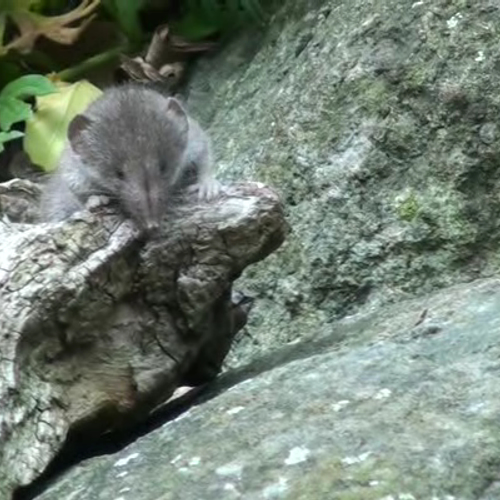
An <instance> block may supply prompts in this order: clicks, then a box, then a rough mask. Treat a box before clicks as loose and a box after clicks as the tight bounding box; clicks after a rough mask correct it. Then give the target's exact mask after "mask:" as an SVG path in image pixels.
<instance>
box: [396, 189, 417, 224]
mask: <svg viewBox="0 0 500 500" xmlns="http://www.w3.org/2000/svg"><path fill="white" fill-rule="evenodd" d="M419 208H420V207H419V204H418V201H417V197H416V196H415V193H413V192H411V193H410V194H409V195H408V196H407V197H406V199H405V200H403V202H402V203H401V205H399V208H398V214H399V218H400V219H401V220H404V221H406V222H411V221H412V220H414V219H415V217H416V216H417V214H418V211H419Z"/></svg>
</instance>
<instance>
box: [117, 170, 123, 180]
mask: <svg viewBox="0 0 500 500" xmlns="http://www.w3.org/2000/svg"><path fill="white" fill-rule="evenodd" d="M124 177H125V174H124V173H123V170H122V169H121V168H119V169H117V170H116V178H117V179H118V180H120V181H122V180H123V179H124Z"/></svg>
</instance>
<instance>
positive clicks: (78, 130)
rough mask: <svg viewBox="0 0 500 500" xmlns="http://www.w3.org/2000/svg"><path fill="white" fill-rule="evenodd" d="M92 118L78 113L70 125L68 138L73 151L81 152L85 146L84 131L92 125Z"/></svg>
mask: <svg viewBox="0 0 500 500" xmlns="http://www.w3.org/2000/svg"><path fill="white" fill-rule="evenodd" d="M91 124H92V120H91V119H90V118H88V117H86V116H85V115H76V116H75V117H74V118H73V119H72V120H71V122H70V124H69V127H68V139H69V143H70V144H71V147H72V149H73V151H75V152H76V153H81V152H82V148H83V147H85V145H84V143H83V141H82V132H83V131H84V130H86V129H87V128H89V127H90V125H91Z"/></svg>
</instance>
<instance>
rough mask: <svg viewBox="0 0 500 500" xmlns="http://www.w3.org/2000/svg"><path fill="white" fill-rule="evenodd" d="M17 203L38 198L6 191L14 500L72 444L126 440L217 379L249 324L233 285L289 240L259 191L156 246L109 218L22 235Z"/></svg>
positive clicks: (230, 195)
mask: <svg viewBox="0 0 500 500" xmlns="http://www.w3.org/2000/svg"><path fill="white" fill-rule="evenodd" d="M9 190H11V191H13V192H19V193H22V194H23V196H27V197H28V198H29V196H28V195H29V194H32V195H33V196H34V197H36V194H37V192H38V191H37V187H36V185H34V184H31V183H30V182H29V181H19V180H17V181H13V182H11V183H9V184H7V183H6V184H4V185H0V206H2V207H3V208H2V210H3V220H2V221H0V498H9V497H10V493H11V492H12V491H13V490H15V488H17V487H19V486H21V485H26V484H29V483H30V482H32V481H33V480H34V479H35V478H36V477H37V476H38V475H39V474H40V473H41V472H42V471H43V470H44V469H45V468H46V466H47V464H48V463H49V462H50V460H51V459H52V458H53V457H54V456H55V455H56V454H57V452H58V451H59V450H60V449H61V447H62V445H63V443H64V441H65V439H66V437H67V435H68V432H72V431H74V430H76V431H77V432H79V433H83V434H84V435H87V434H88V435H89V436H94V437H95V436H98V435H100V434H102V433H103V432H105V431H109V430H116V429H118V428H122V429H123V427H128V426H130V425H133V423H134V422H137V421H139V420H141V419H144V418H145V417H146V416H147V415H148V414H149V413H150V412H151V411H152V410H153V409H154V408H155V407H156V406H157V405H159V404H160V403H162V402H164V401H165V400H166V399H168V398H169V397H170V396H171V395H172V393H173V392H174V390H175V389H176V388H177V387H179V386H183V385H195V384H199V383H203V382H205V381H207V380H208V379H210V378H212V377H214V376H215V375H216V374H217V373H218V371H219V370H220V368H221V364H222V361H223V359H224V356H225V355H226V354H227V352H228V350H229V347H230V344H231V341H232V339H233V337H234V334H235V333H236V332H237V330H238V329H239V328H241V327H242V326H243V325H244V323H245V321H246V312H247V311H246V309H245V304H243V303H242V301H241V300H240V299H239V298H237V296H236V295H235V294H234V293H233V292H232V282H233V281H234V280H235V279H236V278H237V277H238V276H239V275H240V274H241V272H242V271H243V270H244V268H245V267H246V266H248V265H249V264H252V263H254V262H257V261H259V260H261V259H263V258H264V257H265V256H266V255H268V254H269V253H271V252H272V251H273V250H275V249H276V248H277V247H279V245H280V244H281V243H282V241H283V240H284V237H285V235H286V232H287V224H286V222H285V220H284V216H283V211H282V207H281V204H280V202H279V199H278V198H277V196H276V195H275V194H274V193H273V192H272V191H271V190H269V189H268V188H265V187H263V186H261V185H257V184H242V185H238V186H233V187H231V188H227V189H226V194H225V195H223V196H222V197H221V198H220V199H218V200H215V201H213V202H211V203H207V204H198V205H197V204H186V205H184V206H183V207H182V208H180V209H178V210H177V211H176V213H175V214H170V215H169V217H168V220H167V221H166V222H165V224H164V225H163V227H162V228H161V230H160V231H159V234H157V235H155V237H154V238H153V239H151V238H150V239H145V238H144V237H142V236H141V235H140V234H139V233H138V232H137V231H136V229H135V228H134V227H133V225H132V224H131V223H130V222H128V221H123V220H120V219H119V218H118V217H116V216H115V215H110V214H105V213H104V214H103V213H99V214H95V213H94V214H92V213H89V212H85V213H81V214H78V215H76V216H75V217H73V219H71V220H70V221H67V222H65V223H59V224H27V223H21V222H19V223H12V222H11V220H7V219H9V217H6V214H7V215H10V219H16V214H17V216H19V213H18V212H19V210H18V209H17V210H16V209H15V208H12V203H10V202H8V203H6V200H8V199H9V198H8V192H9ZM11 198H12V196H11ZM21 198H22V197H21ZM23 203H27V202H26V200H25V199H24V198H22V202H21V205H23ZM23 206H24V205H23ZM9 208H10V210H9ZM235 297H236V298H235Z"/></svg>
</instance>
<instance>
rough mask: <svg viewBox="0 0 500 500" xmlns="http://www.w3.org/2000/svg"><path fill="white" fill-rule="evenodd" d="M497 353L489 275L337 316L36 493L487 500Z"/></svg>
mask: <svg viewBox="0 0 500 500" xmlns="http://www.w3.org/2000/svg"><path fill="white" fill-rule="evenodd" d="M499 358H500V280H498V279H493V280H488V281H478V282H476V283H475V284H474V285H462V286H456V287H454V288H451V289H449V290H446V291H443V292H440V293H438V294H437V295H435V296H431V297H428V298H426V299H417V300H413V301H410V302H405V303H403V304H400V305H398V306H392V307H390V308H387V309H385V310H383V311H380V312H378V313H376V314H373V315H368V316H364V317H359V318H352V319H350V320H344V321H342V322H340V323H339V324H337V325H335V326H334V327H332V329H331V332H330V334H329V335H327V336H325V337H323V338H318V339H316V340H315V341H311V342H309V343H304V344H296V345H291V346H287V347H286V348H284V349H282V350H281V352H279V353H276V354H275V355H274V356H273V359H272V361H271V360H269V359H267V360H262V361H261V362H260V363H255V364H254V365H253V366H252V367H250V368H248V369H247V370H246V371H243V370H241V371H239V372H238V371H235V372H233V374H228V375H226V376H225V377H223V378H222V379H221V380H220V382H219V385H218V387H215V388H213V389H212V394H211V396H212V399H209V400H208V401H205V402H204V403H202V404H201V405H199V406H195V407H192V408H191V409H190V410H189V411H187V412H186V413H184V414H182V415H181V416H180V417H178V418H177V419H175V420H173V421H171V422H168V423H166V424H165V425H163V426H162V427H161V428H159V429H157V430H155V431H153V432H152V433H151V434H149V435H147V436H144V437H142V438H140V439H138V440H137V441H136V442H135V443H133V444H131V445H130V446H128V447H127V448H125V449H123V450H122V451H121V452H120V453H118V454H116V455H111V456H104V457H100V458H95V459H92V460H90V461H87V462H84V463H82V464H81V465H79V466H78V467H76V468H75V469H73V470H72V471H70V472H69V473H67V474H66V475H65V476H64V477H63V478H62V479H61V480H59V481H58V483H57V484H55V485H53V486H52V487H51V488H50V489H49V490H48V491H46V492H45V493H44V494H42V495H41V496H40V497H39V500H60V499H69V498H78V499H79V500H109V499H110V498H114V499H118V498H122V499H124V500H126V499H129V498H135V499H140V500H157V499H160V498H161V499H162V500H167V499H168V500H177V499H178V500H181V499H183V500H191V499H192V500H194V499H203V500H212V499H213V500H226V499H227V500H232V499H245V500H247V499H248V500H254V499H255V500H257V499H259V500H261V499H290V500H292V499H293V500H297V499H303V500H311V499H318V500H319V499H335V500H354V499H356V500H371V499H374V500H375V499H376V500H381V499H385V500H389V499H394V500H396V499H397V500H412V499H415V500H417V499H435V500H472V499H474V500H495V499H497V498H498V495H499V493H500V489H499V483H498V479H499V475H498V470H499V465H500V419H499V417H500V384H499V372H500V362H499ZM273 365H275V366H274V367H273ZM209 396H210V395H207V396H206V397H207V398H208V397H209Z"/></svg>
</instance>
